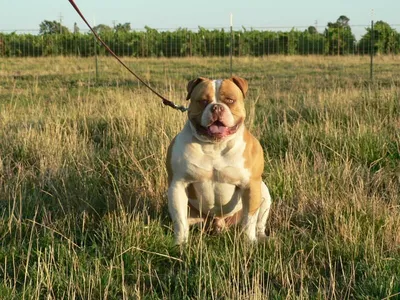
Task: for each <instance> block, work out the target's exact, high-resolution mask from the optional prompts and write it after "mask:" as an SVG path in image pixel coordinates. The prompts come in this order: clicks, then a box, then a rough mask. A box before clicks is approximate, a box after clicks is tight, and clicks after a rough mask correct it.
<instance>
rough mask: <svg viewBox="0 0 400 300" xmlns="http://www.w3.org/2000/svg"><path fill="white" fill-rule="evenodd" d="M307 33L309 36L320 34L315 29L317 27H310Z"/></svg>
mask: <svg viewBox="0 0 400 300" xmlns="http://www.w3.org/2000/svg"><path fill="white" fill-rule="evenodd" d="M307 32H308V33H309V34H317V33H318V30H317V28H315V26H308V28H307Z"/></svg>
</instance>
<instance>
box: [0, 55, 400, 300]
mask: <svg viewBox="0 0 400 300" xmlns="http://www.w3.org/2000/svg"><path fill="white" fill-rule="evenodd" d="M126 61H127V62H128V64H129V65H131V66H132V67H133V68H134V70H135V71H137V72H138V74H141V75H142V76H143V77H144V78H145V80H146V81H148V82H150V83H151V85H152V86H154V87H156V88H157V89H158V90H159V91H160V92H161V93H162V94H165V95H167V96H168V97H169V98H170V99H172V100H174V101H176V102H177V103H179V104H184V103H185V101H184V99H185V87H186V83H187V81H188V80H189V79H192V78H195V77H197V76H208V77H227V76H228V75H227V74H229V68H228V66H229V62H228V61H227V59H223V58H221V59H219V58H201V59H200V58H192V59H170V60H168V59H145V60H136V59H126ZM375 61H376V65H375V80H374V83H372V84H371V83H370V82H369V73H368V72H369V64H368V63H369V59H368V58H366V57H340V58H336V57H265V58H241V59H235V60H234V66H235V73H236V74H238V75H241V76H243V77H245V78H247V79H248V80H249V83H250V94H249V97H248V100H247V102H246V105H247V110H248V118H247V126H248V127H249V128H250V129H251V131H252V132H253V133H254V134H255V135H256V136H257V137H258V138H259V139H260V141H261V144H262V146H263V148H264V150H265V160H266V165H265V172H264V179H265V181H266V182H267V185H268V186H269V188H270V190H271V193H272V197H273V200H274V202H273V208H272V213H271V217H270V219H269V221H268V235H269V239H268V241H267V242H265V243H264V244H259V245H249V244H247V243H246V242H244V241H243V239H242V237H241V236H240V233H239V232H238V231H236V230H231V231H229V232H226V233H224V234H223V235H222V236H218V237H216V236H209V235H207V234H204V233H203V232H202V231H201V230H199V229H196V228H193V230H192V234H191V236H190V241H189V244H188V245H187V247H185V248H184V249H179V248H176V247H174V246H173V233H172V229H171V223H170V220H169V217H168V212H167V199H166V189H167V186H166V170H165V167H164V161H165V157H166V149H167V147H168V144H169V142H170V140H171V139H172V137H173V136H174V135H175V134H176V133H177V132H178V131H179V130H180V128H181V127H182V126H183V124H184V122H185V120H186V116H185V115H184V114H182V113H180V112H176V111H173V110H171V109H169V108H165V107H162V106H161V104H160V101H159V99H157V98H156V97H155V96H154V95H152V94H151V93H150V92H149V91H147V90H146V89H144V88H143V87H142V86H140V85H139V84H137V82H136V81H135V80H134V79H133V78H132V77H131V75H129V74H127V72H125V71H123V70H122V68H121V67H120V66H119V65H118V64H117V63H116V62H115V61H113V60H112V59H111V58H100V59H99V70H100V72H99V77H98V79H97V80H96V78H95V72H94V59H93V58H87V59H78V58H62V57H56V58H36V59H0V75H1V76H0V141H1V142H0V295H2V296H1V298H2V299H22V298H27V299H42V298H46V299H53V298H54V299H62V298H65V299H128V298H129V299H132V298H139V299H160V298H161V299H189V298H190V299H205V298H207V299H208V298H210V299H265V298H271V299H282V298H288V299H309V298H312V299H395V298H399V297H400V154H399V153H400V97H399V96H400V81H399V79H398V78H399V75H400V74H399V70H400V68H399V65H400V59H399V57H377V58H376V59H375Z"/></svg>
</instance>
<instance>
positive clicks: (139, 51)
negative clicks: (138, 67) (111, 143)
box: [0, 16, 400, 57]
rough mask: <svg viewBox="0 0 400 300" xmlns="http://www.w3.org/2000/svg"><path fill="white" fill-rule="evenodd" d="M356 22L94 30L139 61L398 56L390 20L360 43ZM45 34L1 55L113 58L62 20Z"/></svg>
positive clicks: (14, 40)
mask: <svg viewBox="0 0 400 300" xmlns="http://www.w3.org/2000/svg"><path fill="white" fill-rule="evenodd" d="M349 21H350V19H349V18H347V17H346V16H340V17H339V18H338V19H337V20H336V21H335V22H329V23H328V24H327V26H326V28H325V29H324V31H323V32H318V30H317V28H316V27H314V26H310V27H308V28H307V29H305V30H297V29H295V28H293V29H291V30H288V31H268V30H257V29H250V30H248V29H246V28H242V30H234V31H233V39H232V38H231V32H230V31H229V30H225V29H213V30H209V29H206V28H203V27H199V28H198V30H196V31H193V30H189V29H185V28H178V29H176V30H173V31H160V30H156V29H153V28H150V27H145V30H144V31H136V30H132V29H131V26H130V23H124V24H117V25H116V26H114V28H111V27H110V26H107V25H104V24H100V25H97V26H96V27H94V30H96V32H97V33H98V34H99V36H100V37H101V38H102V39H103V40H104V41H105V42H106V43H107V44H108V45H109V46H110V48H111V49H112V50H113V51H114V52H115V53H116V54H117V55H118V56H133V57H186V56H228V55H229V54H230V51H231V44H232V43H233V44H232V53H233V55H235V56H264V55H274V54H285V55H310V54H317V55H350V54H362V55H363V54H370V53H374V54H398V53H399V52H400V34H399V33H398V32H397V31H396V30H395V29H394V28H392V27H391V26H390V25H389V24H387V23H386V22H384V21H378V22H376V23H375V24H374V28H373V30H372V28H371V27H367V28H365V33H364V35H362V36H361V38H360V40H358V41H357V40H356V38H355V35H354V34H353V32H352V28H351V26H350V24H349ZM39 27H40V29H39V34H36V35H34V34H17V33H15V32H13V33H0V56H3V57H13V56H18V57H28V56H49V55H65V56H73V55H75V56H83V57H86V56H93V55H108V54H107V53H106V51H105V49H104V48H103V47H101V46H100V45H99V44H98V43H97V42H96V41H95V40H94V37H93V34H91V33H88V32H86V33H81V32H80V30H79V28H78V27H77V25H76V24H75V25H74V30H73V31H72V32H71V31H70V30H69V29H68V28H67V27H65V26H63V25H62V24H60V23H59V22H57V21H47V20H45V21H43V22H42V23H41V24H40V25H39Z"/></svg>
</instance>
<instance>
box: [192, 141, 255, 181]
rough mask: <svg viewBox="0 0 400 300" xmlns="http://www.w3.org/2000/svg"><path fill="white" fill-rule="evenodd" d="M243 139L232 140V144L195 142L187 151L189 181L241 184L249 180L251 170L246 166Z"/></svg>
mask: <svg viewBox="0 0 400 300" xmlns="http://www.w3.org/2000/svg"><path fill="white" fill-rule="evenodd" d="M245 146H246V145H245V143H244V142H243V141H242V140H240V139H239V140H235V141H231V145H226V147H218V146H215V145H212V144H211V145H200V144H193V145H191V146H190V148H191V149H190V151H187V152H185V162H186V163H185V164H186V166H185V169H186V176H187V178H188V179H189V181H193V182H204V181H212V182H215V183H224V184H231V185H235V186H241V185H243V184H246V183H247V182H248V180H249V176H250V174H249V171H248V170H247V169H246V168H245V159H244V157H243V152H244V148H245Z"/></svg>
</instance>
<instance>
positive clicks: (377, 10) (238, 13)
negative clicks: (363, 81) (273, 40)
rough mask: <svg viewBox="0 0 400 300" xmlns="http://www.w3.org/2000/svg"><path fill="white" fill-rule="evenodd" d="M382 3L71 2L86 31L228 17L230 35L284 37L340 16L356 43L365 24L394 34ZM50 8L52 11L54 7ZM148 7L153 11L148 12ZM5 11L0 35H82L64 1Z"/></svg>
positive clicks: (211, 24) (397, 23)
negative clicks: (48, 27)
mask: <svg viewBox="0 0 400 300" xmlns="http://www.w3.org/2000/svg"><path fill="white" fill-rule="evenodd" d="M382 2H385V3H376V2H373V1H372V0H368V1H362V0H354V1H352V3H349V2H348V1H344V0H339V1H336V2H334V3H333V2H329V1H318V0H308V1H305V2H301V3H300V2H296V1H280V2H278V3H268V2H265V1H262V0H253V1H249V2H246V3H243V2H241V3H240V2H236V3H232V1H227V0H221V1H219V2H217V3H216V2H214V1H210V0H204V1H203V2H202V5H188V3H187V2H185V1H183V0H175V1H172V2H169V3H165V2H161V3H160V2H159V1H157V0H148V1H146V3H144V4H143V3H141V4H140V5H136V3H134V2H132V1H129V0H119V1H118V2H117V5H116V3H115V2H114V3H109V2H107V1H95V0H88V1H75V3H76V4H77V5H78V7H79V8H80V10H81V11H82V13H83V14H84V15H85V17H86V18H87V20H88V21H89V23H90V24H91V25H92V26H95V25H98V24H104V25H107V26H110V27H113V26H115V25H116V24H124V23H130V24H131V28H132V30H136V31H140V30H144V29H145V26H148V27H150V28H153V29H157V30H160V31H161V30H175V29H178V28H185V29H189V30H197V29H198V28H199V27H203V28H206V29H221V28H229V27H230V15H231V14H232V15H233V29H234V30H240V29H242V28H246V29H250V30H251V29H257V30H271V31H279V30H281V31H288V30H290V29H292V28H294V29H298V30H303V29H304V30H305V29H307V28H308V27H309V26H314V27H316V28H317V31H318V32H319V33H322V32H323V30H324V29H325V28H326V27H327V24H328V23H329V22H336V20H337V19H338V18H339V17H340V16H341V15H345V16H347V17H348V18H349V19H350V22H349V25H350V27H351V28H352V32H353V34H354V35H355V36H356V38H357V39H359V38H360V37H361V36H362V35H363V34H364V33H365V28H366V27H369V26H370V24H371V20H374V21H375V22H376V21H383V22H386V23H388V24H389V25H390V26H392V27H393V28H394V29H396V30H397V31H399V28H400V18H399V17H398V14H397V13H396V12H397V11H398V10H399V9H400V2H398V1H394V0H389V1H382ZM56 3H58V5H54V4H56ZM22 5H23V7H22ZM154 7H158V9H157V10H154ZM289 7H290V9H288V8H289ZM7 10H9V11H12V12H13V13H12V14H5V15H4V16H2V18H0V32H13V31H15V32H18V33H20V32H30V33H31V32H36V31H37V32H38V31H39V25H40V23H41V22H43V21H45V20H48V21H57V22H60V23H61V24H62V25H63V26H66V27H67V28H68V29H70V30H71V29H72V28H73V26H74V23H75V22H76V23H77V26H78V27H79V28H80V31H82V32H86V31H87V30H88V28H87V27H86V24H84V23H83V21H82V20H81V19H80V17H79V15H78V14H77V13H76V12H75V10H74V9H73V7H72V6H71V5H70V3H69V2H68V1H67V0H66V1H58V2H54V1H51V0H42V1H40V2H28V3H24V4H21V3H18V2H11V3H8V5H7ZM3 11H5V10H3ZM282 29H283V30H282ZM71 31H72V30H71Z"/></svg>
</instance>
